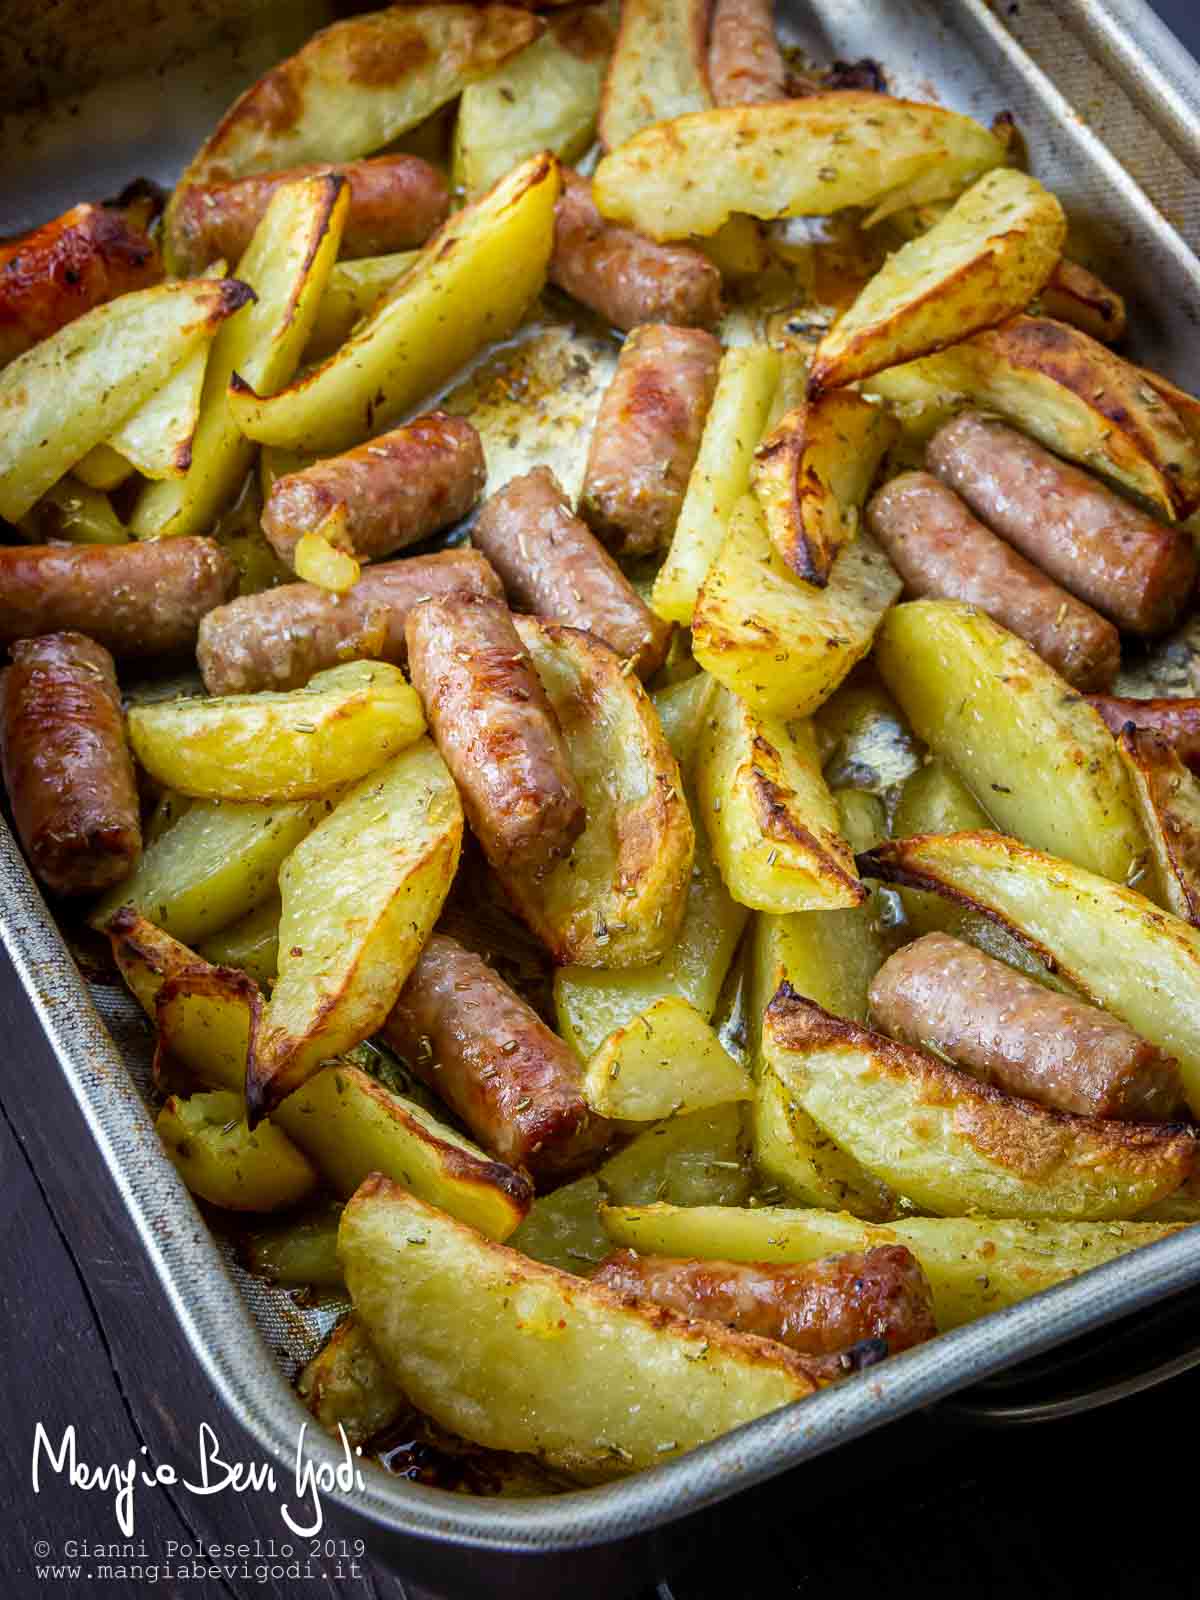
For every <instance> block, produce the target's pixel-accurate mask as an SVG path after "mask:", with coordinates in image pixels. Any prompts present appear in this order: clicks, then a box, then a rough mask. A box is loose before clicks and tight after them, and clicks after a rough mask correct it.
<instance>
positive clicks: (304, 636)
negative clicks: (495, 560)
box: [196, 550, 504, 694]
mask: <svg viewBox="0 0 1200 1600" xmlns="http://www.w3.org/2000/svg"><path fill="white" fill-rule="evenodd" d="M460 590H462V591H465V592H467V593H471V594H484V595H491V596H492V597H493V599H496V600H500V599H503V596H504V591H503V589H502V588H501V585H500V580H499V578H498V577H497V576H496V574H495V573H494V572H493V571H492V569H491V567H490V566H489V565H488V563H487V561H485V560H484V558H483V556H481V555H479V554H478V553H477V552H476V551H474V550H442V551H439V552H438V553H437V554H436V555H432V556H407V557H405V558H404V559H402V560H400V561H384V562H380V564H379V565H378V566H373V567H367V568H365V569H364V571H363V575H362V577H361V578H360V579H359V580H358V582H357V583H356V584H355V585H354V587H353V588H352V589H350V590H348V591H347V592H346V593H345V594H332V593H331V592H330V591H329V590H328V589H318V588H317V587H316V586H315V585H314V584H311V583H286V584H283V585H282V586H281V587H280V588H278V589H266V590H264V591H263V592H262V593H261V594H249V595H241V596H239V597H238V598H237V599H236V600H231V601H230V602H229V604H228V605H224V606H218V607H217V609H216V610H215V611H210V612H209V613H208V615H207V616H206V617H205V618H204V620H203V621H202V622H201V624H200V636H199V639H198V640H197V643H196V659H197V661H198V662H199V664H200V672H201V675H202V677H203V678H204V687H205V688H206V689H207V690H208V692H209V694H252V693H254V691H255V690H258V689H298V688H300V687H301V686H302V685H303V684H306V683H307V682H308V680H309V679H310V678H311V677H312V675H313V673H314V672H322V671H323V670H324V669H325V668H326V667H334V666H337V664H338V663H339V662H341V661H356V660H360V659H364V658H365V659H369V660H375V659H379V660H383V661H391V662H394V663H395V664H396V665H397V666H403V665H404V663H405V661H406V660H407V659H408V649H407V646H406V645H405V641H404V624H405V622H406V621H407V619H408V613H409V612H410V611H411V610H412V608H413V606H415V605H416V604H417V603H418V602H419V601H421V600H428V599H430V597H431V596H433V595H441V594H454V593H456V592H457V591H460Z"/></svg>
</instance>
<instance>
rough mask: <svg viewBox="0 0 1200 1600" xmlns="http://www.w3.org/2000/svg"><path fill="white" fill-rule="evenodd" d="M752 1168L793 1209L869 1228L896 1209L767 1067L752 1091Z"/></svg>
mask: <svg viewBox="0 0 1200 1600" xmlns="http://www.w3.org/2000/svg"><path fill="white" fill-rule="evenodd" d="M754 1165H755V1167H756V1168H757V1170H758V1171H759V1173H761V1175H762V1177H763V1178H764V1179H765V1180H766V1182H767V1183H769V1184H773V1185H774V1186H775V1188H777V1189H778V1190H779V1191H780V1193H781V1194H782V1195H783V1196H784V1197H785V1198H786V1199H788V1200H790V1201H792V1202H793V1203H795V1204H796V1205H808V1206H821V1207H823V1208H825V1209H826V1210H831V1211H848V1212H850V1214H851V1215H852V1216H855V1217H864V1218H866V1219H867V1221H869V1222H886V1221H887V1219H888V1218H889V1217H893V1216H895V1215H896V1212H897V1209H898V1203H897V1200H896V1196H895V1195H894V1194H893V1193H892V1191H891V1190H890V1189H889V1188H888V1186H887V1184H886V1183H881V1182H880V1180H879V1179H878V1178H876V1177H874V1176H872V1174H871V1173H869V1172H868V1171H867V1170H866V1168H865V1167H864V1166H862V1165H861V1164H860V1163H859V1162H857V1161H856V1160H855V1159H854V1157H853V1156H851V1155H847V1154H846V1152H845V1151H844V1150H843V1149H842V1148H841V1146H840V1145H838V1144H837V1143H835V1141H834V1140H833V1139H831V1138H830V1137H829V1135H828V1134H827V1133H826V1132H825V1131H824V1129H823V1128H820V1127H818V1125H817V1124H816V1123H815V1122H814V1121H813V1119H812V1118H811V1117H810V1116H809V1114H808V1112H807V1111H805V1110H804V1108H803V1107H802V1106H801V1105H799V1104H798V1103H797V1101H796V1098H795V1096H794V1095H793V1094H792V1092H791V1090H790V1089H789V1088H788V1087H787V1085H786V1084H784V1082H783V1081H782V1079H780V1078H779V1077H778V1076H777V1075H776V1074H775V1073H774V1072H773V1071H772V1070H771V1069H770V1067H764V1068H763V1069H762V1071H761V1072H760V1074H759V1078H758V1082H757V1084H756V1085H755V1096H754Z"/></svg>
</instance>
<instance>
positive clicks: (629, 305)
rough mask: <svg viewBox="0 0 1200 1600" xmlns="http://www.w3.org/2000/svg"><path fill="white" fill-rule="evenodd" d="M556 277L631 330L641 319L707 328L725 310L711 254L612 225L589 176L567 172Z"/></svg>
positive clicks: (557, 226) (557, 230)
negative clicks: (595, 200)
mask: <svg viewBox="0 0 1200 1600" xmlns="http://www.w3.org/2000/svg"><path fill="white" fill-rule="evenodd" d="M550 280H551V282H552V283H556V284H557V285H558V287H559V288H560V289H563V290H565V291H566V293H567V294H569V295H571V296H572V298H573V299H575V300H579V301H580V302H582V304H583V305H585V306H590V307H591V309H592V310H593V311H595V312H597V313H598V315H600V316H602V317H603V318H604V320H605V321H606V322H610V323H611V324H612V325H613V327H614V328H620V329H622V331H623V332H626V333H627V332H628V331H629V329H630V328H636V327H637V326H638V324H639V323H642V322H670V323H674V324H675V325H676V326H677V327H681V328H690V327H698V328H708V327H711V326H712V324H713V323H714V322H715V321H716V320H717V318H718V317H719V316H720V315H721V274H720V273H719V272H718V270H717V268H716V267H715V266H714V265H713V264H712V262H711V261H710V260H709V259H708V257H707V256H704V255H702V254H701V253H700V251H699V250H694V249H692V247H691V246H690V245H686V244H655V243H654V241H653V239H647V238H646V236H645V234H642V233H638V232H636V231H635V230H634V229H633V228H621V227H618V226H617V225H616V224H615V223H612V222H606V221H605V219H604V218H603V217H602V216H601V215H600V213H599V211H597V210H596V207H595V206H594V205H593V203H592V185H591V183H590V181H589V180H588V179H587V178H581V177H580V176H579V174H578V173H577V172H571V171H570V170H569V169H564V172H563V191H562V195H561V197H560V199H559V202H558V209H557V211H556V212H555V219H554V253H553V255H552V256H551V258H550Z"/></svg>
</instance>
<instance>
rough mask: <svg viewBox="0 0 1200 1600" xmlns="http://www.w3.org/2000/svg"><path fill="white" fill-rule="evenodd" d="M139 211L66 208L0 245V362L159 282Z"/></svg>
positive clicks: (134, 206) (142, 208) (135, 206)
mask: <svg viewBox="0 0 1200 1600" xmlns="http://www.w3.org/2000/svg"><path fill="white" fill-rule="evenodd" d="M146 220H147V208H146V207H145V206H144V205H141V204H139V203H134V204H132V205H130V206H129V207H124V206H122V205H121V204H120V203H119V202H118V203H115V204H113V205H99V206H94V205H82V206H72V208H71V210H70V211H67V212H65V213H64V214H63V215H62V216H61V217H56V218H55V219H54V221H53V222H47V223H45V224H43V226H42V227H40V228H37V229H35V230H34V232H33V233H30V234H27V235H26V237H25V238H23V239H18V240H17V241H16V242H15V243H13V244H6V245H4V246H3V247H0V362H4V361H11V360H12V359H13V357H14V356H19V355H20V354H21V352H22V351H24V350H28V349H30V348H31V347H32V346H33V345H35V344H37V342H38V340H39V339H46V338H48V337H49V336H50V334H52V333H57V332H58V330H59V329H60V328H65V327H66V325H67V323H68V322H73V321H74V320H75V318H76V317H81V316H82V315H83V313H84V312H85V311H91V310H92V309H93V308H94V307H96V306H99V305H103V304H104V302H105V301H106V300H115V299H116V297H117V296H118V295H119V294H126V293H128V292H129V291H130V290H131V289H148V288H149V287H150V285H151V284H154V283H157V282H158V281H159V279H160V278H161V277H162V262H161V261H160V260H159V256H158V249H157V247H156V245H155V244H154V241H153V240H152V239H151V238H150V236H149V234H148V233H147V232H146V229H145V222H146Z"/></svg>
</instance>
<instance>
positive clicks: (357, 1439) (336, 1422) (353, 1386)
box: [296, 1316, 412, 1449]
mask: <svg viewBox="0 0 1200 1600" xmlns="http://www.w3.org/2000/svg"><path fill="white" fill-rule="evenodd" d="M296 1393H297V1394H298V1395H299V1396H300V1398H301V1400H303V1402H304V1404H305V1405H306V1406H307V1407H308V1409H309V1411H311V1412H312V1415H313V1417H314V1418H315V1420H316V1421H317V1422H319V1423H320V1424H321V1426H322V1427H323V1428H324V1429H325V1431H326V1432H327V1433H332V1434H335V1435H336V1434H337V1431H338V1429H339V1428H340V1429H341V1430H342V1432H343V1433H344V1434H345V1436H346V1439H347V1441H348V1442H349V1444H350V1447H351V1449H357V1447H358V1446H359V1445H363V1444H366V1442H367V1440H368V1439H370V1438H372V1437H373V1436H374V1435H375V1434H377V1433H382V1432H383V1430H384V1429H385V1428H390V1427H391V1426H392V1424H393V1423H395V1422H398V1421H399V1420H400V1418H401V1417H403V1416H404V1415H406V1413H408V1412H410V1411H411V1410H412V1402H411V1401H410V1400H409V1398H408V1396H407V1395H406V1394H405V1393H404V1390H403V1389H401V1387H400V1385H399V1384H398V1383H397V1382H396V1380H395V1379H394V1378H393V1377H392V1375H391V1373H390V1372H389V1371H388V1369H387V1368H386V1367H385V1366H384V1364H383V1362H382V1361H381V1360H380V1359H379V1357H378V1356H377V1355H376V1354H375V1347H374V1345H372V1343H371V1341H370V1340H369V1339H368V1338H367V1336H366V1334H365V1333H364V1332H363V1330H362V1328H361V1326H360V1325H359V1323H358V1322H357V1321H356V1320H355V1319H354V1317H353V1316H345V1317H343V1318H342V1320H341V1321H340V1322H339V1323H338V1325H337V1327H336V1328H334V1330H333V1332H332V1333H331V1334H330V1335H329V1338H328V1339H327V1340H326V1341H325V1343H324V1344H323V1345H322V1346H321V1348H320V1349H319V1350H318V1351H317V1353H316V1355H315V1356H314V1357H313V1358H312V1360H311V1361H310V1362H309V1363H308V1364H307V1366H305V1368H304V1370H303V1371H302V1372H301V1373H300V1375H299V1377H298V1378H297V1379H296Z"/></svg>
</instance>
